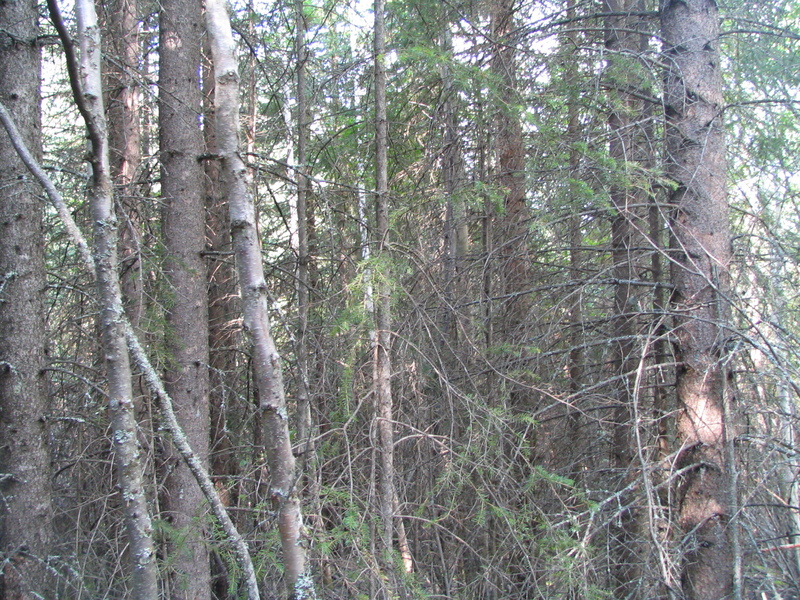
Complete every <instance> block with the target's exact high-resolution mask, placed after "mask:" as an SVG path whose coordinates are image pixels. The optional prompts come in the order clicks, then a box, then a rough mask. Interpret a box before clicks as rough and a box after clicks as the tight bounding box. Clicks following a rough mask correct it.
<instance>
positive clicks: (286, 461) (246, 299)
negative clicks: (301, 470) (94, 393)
mask: <svg viewBox="0 0 800 600" xmlns="http://www.w3.org/2000/svg"><path fill="white" fill-rule="evenodd" d="M206 27H207V30H208V35H209V39H210V43H211V51H212V57H213V61H214V78H215V86H216V88H215V96H214V100H215V102H214V103H215V113H216V121H215V123H216V132H217V146H218V152H219V156H220V157H221V159H222V165H223V171H224V176H225V179H226V183H227V186H228V205H229V211H230V223H231V234H232V238H233V246H234V252H235V256H236V267H237V271H238V274H239V287H240V290H241V297H242V313H243V315H242V316H243V322H244V327H245V329H246V330H247V331H248V332H249V334H250V337H251V340H252V343H253V371H254V375H255V381H256V385H257V387H258V392H259V400H260V407H259V408H260V410H261V418H262V427H263V431H264V437H265V439H266V452H267V461H268V464H269V469H270V477H271V480H270V491H269V494H270V498H269V500H270V501H271V502H272V504H273V507H274V509H275V510H276V511H277V513H278V529H279V532H280V538H281V545H282V547H283V565H284V576H285V579H286V586H287V589H288V592H289V597H290V598H297V599H298V600H299V599H300V598H311V597H314V596H315V593H314V584H313V580H312V579H311V576H310V574H309V572H308V567H307V565H306V545H307V544H306V540H305V539H304V528H303V524H302V512H301V509H300V500H299V497H298V494H297V489H296V475H295V459H294V454H293V453H292V444H291V439H290V434H289V415H288V411H287V406H286V398H285V395H284V389H283V374H282V370H281V361H280V356H279V355H278V351H277V348H276V347H275V341H274V339H273V337H272V333H271V331H270V322H269V312H268V303H267V284H266V281H265V279H264V268H263V265H262V263H261V244H260V240H259V238H258V232H257V230H256V220H255V205H254V203H253V199H252V197H251V195H250V183H251V182H250V175H249V171H248V169H247V166H246V165H245V164H244V161H243V160H242V158H241V156H240V154H239V75H238V66H237V63H236V58H235V53H234V51H235V46H234V41H233V34H232V32H231V23H230V18H229V16H228V13H227V9H226V6H225V3H224V2H222V0H208V1H207V3H206Z"/></svg>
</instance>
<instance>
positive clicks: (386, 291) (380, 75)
mask: <svg viewBox="0 0 800 600" xmlns="http://www.w3.org/2000/svg"><path fill="white" fill-rule="evenodd" d="M385 10H386V8H385V3H384V0H375V4H374V12H375V28H374V32H373V36H374V37H373V52H374V60H375V65H374V66H375V249H376V252H375V256H376V259H377V261H378V262H377V265H378V266H377V268H378V269H379V270H380V273H379V278H378V281H377V285H376V286H375V287H376V292H377V302H376V303H375V329H376V336H375V347H374V354H373V361H374V365H373V368H374V373H373V385H374V389H375V391H374V401H375V424H376V428H377V433H378V456H379V457H380V469H379V473H380V475H379V481H378V507H379V512H380V535H379V541H380V547H379V550H378V551H379V553H380V560H381V564H382V566H383V570H384V573H383V581H384V582H385V584H386V587H385V589H384V595H385V597H386V600H389V599H390V598H392V597H393V595H394V592H395V584H396V581H395V579H396V578H395V565H394V550H393V540H394V502H395V487H394V424H393V416H392V411H393V406H392V403H393V402H392V358H391V356H392V355H391V348H392V332H391V329H392V310H391V304H392V300H391V284H390V282H389V277H390V273H389V271H390V252H389V239H388V238H389V176H388V166H387V151H388V145H389V134H388V121H387V118H386V64H385V60H386V25H385Z"/></svg>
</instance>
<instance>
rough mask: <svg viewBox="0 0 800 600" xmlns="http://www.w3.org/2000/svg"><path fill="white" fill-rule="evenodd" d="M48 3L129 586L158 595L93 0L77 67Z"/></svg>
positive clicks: (139, 594)
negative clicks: (86, 231)
mask: <svg viewBox="0 0 800 600" xmlns="http://www.w3.org/2000/svg"><path fill="white" fill-rule="evenodd" d="M48 5H49V6H50V9H51V15H52V16H53V20H54V22H55V24H56V27H57V29H58V30H59V35H60V36H61V39H62V42H63V44H64V48H65V54H66V56H67V62H68V70H69V72H70V82H71V85H72V88H73V95H74V99H75V102H76V103H77V104H78V107H79V109H80V112H81V114H82V115H83V117H84V120H85V122H86V128H87V133H88V137H89V140H90V142H91V164H92V184H91V189H90V197H91V207H92V219H93V222H94V246H93V250H92V254H93V257H94V261H95V277H96V286H97V292H98V303H99V305H100V324H101V328H102V344H103V352H104V358H105V365H106V373H107V377H108V399H109V410H110V413H111V430H112V436H111V440H112V443H113V447H114V463H115V466H116V471H117V479H118V485H119V489H120V493H121V497H122V506H123V519H124V522H125V529H126V533H127V538H128V545H129V549H128V553H129V556H130V561H131V593H132V597H133V598H134V600H153V599H154V598H156V597H157V595H158V569H157V566H156V562H155V552H154V548H153V536H152V534H153V532H152V524H151V521H150V514H149V507H148V505H147V498H146V497H145V492H144V478H143V475H142V464H141V459H140V455H139V443H138V440H137V436H136V432H137V426H136V420H135V418H134V415H133V386H132V382H131V366H130V358H129V355H128V347H127V341H126V338H125V329H124V322H123V321H124V317H123V316H122V315H124V309H123V306H122V292H121V289H120V283H119V273H118V271H117V266H118V265H117V220H116V215H115V214H114V196H113V184H112V181H111V168H110V161H109V146H108V129H107V126H106V119H105V112H104V109H103V94H102V79H101V69H100V67H101V57H100V49H101V48H102V46H101V40H100V31H99V28H98V24H97V15H96V13H95V9H94V4H93V3H92V2H91V1H88V0H80V1H79V2H77V3H76V6H75V12H76V16H77V22H78V35H79V38H80V39H79V43H80V69H78V65H77V64H76V62H75V59H74V54H73V51H72V42H71V40H69V38H68V35H67V33H66V29H65V28H64V25H63V22H62V21H61V17H60V14H59V13H58V8H57V6H56V5H55V2H54V0H50V1H49V2H48Z"/></svg>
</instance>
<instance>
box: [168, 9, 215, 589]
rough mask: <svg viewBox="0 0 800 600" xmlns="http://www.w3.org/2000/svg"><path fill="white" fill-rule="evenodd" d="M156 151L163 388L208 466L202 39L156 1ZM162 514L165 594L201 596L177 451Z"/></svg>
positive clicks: (185, 14)
mask: <svg viewBox="0 0 800 600" xmlns="http://www.w3.org/2000/svg"><path fill="white" fill-rule="evenodd" d="M159 17H160V18H159V35H160V44H159V90H160V91H159V110H158V115H159V136H160V139H159V145H160V155H161V197H162V202H163V232H164V245H165V247H166V250H167V259H166V265H165V271H166V275H167V278H168V280H169V283H170V290H169V293H170V300H169V301H167V303H166V305H167V322H168V324H169V334H168V336H167V347H168V349H169V351H170V361H169V362H168V367H167V372H166V374H165V377H164V379H165V381H164V383H165V387H166V389H167V392H168V393H169V395H170V396H171V397H172V399H173V403H174V407H175V411H176V416H177V418H178V422H179V423H180V425H181V427H182V428H183V430H184V432H185V433H186V438H187V441H188V442H189V445H190V446H191V447H192V449H193V450H194V452H195V455H196V456H197V457H198V459H199V460H200V461H201V462H202V463H203V464H204V465H207V464H208V443H209V430H210V422H209V406H208V397H209V379H208V362H209V350H208V295H207V288H206V265H205V262H204V259H203V255H202V253H203V251H204V249H205V214H204V210H203V208H204V199H205V198H204V195H205V186H204V177H203V175H204V172H203V167H202V165H201V164H200V161H199V158H200V156H201V155H202V154H203V149H204V140H203V133H202V131H201V129H200V120H199V115H200V113H201V111H202V92H201V90H200V79H199V70H200V64H201V40H202V32H203V22H202V6H201V3H200V2H199V1H197V0H163V1H162V2H161V12H160V15H159ZM165 468H166V469H167V476H166V479H165V485H164V490H163V493H162V498H161V502H162V509H163V511H164V515H165V517H166V518H167V520H169V521H170V523H171V525H172V527H173V528H174V529H175V530H176V533H177V536H176V539H177V540H179V541H176V542H173V543H170V546H169V548H168V551H169V553H170V554H171V555H172V556H171V561H170V564H172V565H174V572H173V573H172V574H171V578H170V579H171V581H170V589H169V594H170V597H171V598H174V599H175V600H178V599H181V600H183V599H187V600H195V599H202V598H210V596H211V587H210V579H211V576H210V561H209V553H208V548H207V545H206V544H205V540H204V538H205V537H206V535H205V533H204V531H203V526H202V519H200V518H199V517H202V515H203V513H204V509H203V503H204V498H203V492H202V490H201V489H200V487H199V486H198V485H197V483H196V482H195V480H194V477H193V475H192V473H191V472H190V471H189V468H188V466H187V465H186V464H184V462H183V461H182V460H181V458H180V456H179V455H178V453H177V452H175V451H171V448H170V450H167V457H166V460H165Z"/></svg>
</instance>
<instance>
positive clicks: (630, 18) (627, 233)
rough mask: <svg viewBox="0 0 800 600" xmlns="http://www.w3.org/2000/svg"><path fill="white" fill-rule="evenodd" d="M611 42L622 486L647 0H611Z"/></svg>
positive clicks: (625, 585)
mask: <svg viewBox="0 0 800 600" xmlns="http://www.w3.org/2000/svg"><path fill="white" fill-rule="evenodd" d="M604 8H605V12H606V13H607V14H609V15H612V16H609V17H607V19H606V39H605V46H606V48H608V50H610V52H611V53H610V55H609V59H608V63H609V73H608V85H609V87H610V91H609V99H610V103H611V114H610V115H609V118H608V129H609V134H610V137H611V139H610V143H609V155H610V156H611V158H612V159H613V160H614V161H615V164H616V169H617V172H616V173H615V174H614V175H615V179H616V181H615V182H614V183H613V184H612V187H611V190H610V197H611V206H612V209H613V217H612V221H611V259H612V275H613V277H614V280H615V281H616V282H617V283H616V285H615V288H614V321H613V330H612V333H611V335H612V339H613V340H614V341H613V345H612V353H613V355H612V361H613V364H614V380H613V384H612V386H611V388H612V390H611V401H612V402H613V403H614V405H615V406H614V409H613V423H614V437H613V448H612V453H613V464H614V467H615V469H616V470H617V473H618V474H619V487H620V489H621V488H624V487H626V486H627V485H628V483H630V477H631V474H632V471H631V466H632V465H631V463H632V461H633V458H634V456H635V455H636V450H635V448H634V440H635V436H634V435H633V432H632V430H631V428H632V426H633V425H634V419H633V415H634V412H635V407H634V403H635V402H638V401H639V398H638V397H636V395H635V387H636V374H635V367H636V364H637V356H636V354H635V352H636V348H637V347H638V344H637V343H636V341H635V339H634V336H635V335H636V333H637V330H636V324H637V318H638V314H637V313H638V307H637V301H636V298H635V296H634V295H633V285H634V283H633V282H634V281H635V280H636V279H637V278H638V273H639V269H640V268H641V265H640V264H639V263H640V262H641V260H642V250H641V248H642V246H643V240H644V238H643V236H642V232H643V231H644V230H645V225H644V224H645V223H646V220H645V219H646V212H645V210H644V206H645V203H646V197H645V196H644V193H643V190H642V189H641V188H639V187H638V186H635V185H632V184H631V183H629V181H628V180H629V178H630V177H632V176H633V173H631V168H632V166H633V165H634V164H635V163H641V162H642V158H643V157H642V156H640V154H641V150H640V147H641V144H640V142H641V140H640V139H639V138H640V136H641V129H640V126H639V124H638V123H637V121H639V120H640V119H642V118H643V116H644V105H643V102H642V100H641V99H640V98H639V97H637V92H638V91H639V88H640V87H641V85H640V82H639V81H637V79H636V78H635V69H631V61H632V60H635V59H634V57H635V56H636V55H637V54H638V53H639V52H640V51H642V50H643V45H644V44H646V41H647V40H646V38H644V39H643V36H642V34H641V33H639V32H638V31H637V30H638V29H640V27H639V17H638V16H636V15H635V14H633V13H636V12H639V11H641V9H642V8H643V7H642V6H641V0H606V2H605V6H604ZM638 516H639V515H638V513H637V512H636V510H635V509H628V510H625V511H624V512H623V513H622V515H621V516H620V519H619V523H620V527H619V529H618V530H617V531H616V532H615V541H614V542H615V543H614V552H615V554H616V558H615V568H614V573H613V575H614V578H615V587H616V591H617V597H619V598H632V597H634V595H635V593H636V589H637V586H639V584H640V581H639V577H640V573H641V565H640V563H641V558H640V556H639V555H638V554H637V551H636V548H637V547H639V546H641V545H640V544H637V543H635V541H634V540H635V537H636V534H637V527H638V521H637V519H638Z"/></svg>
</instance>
